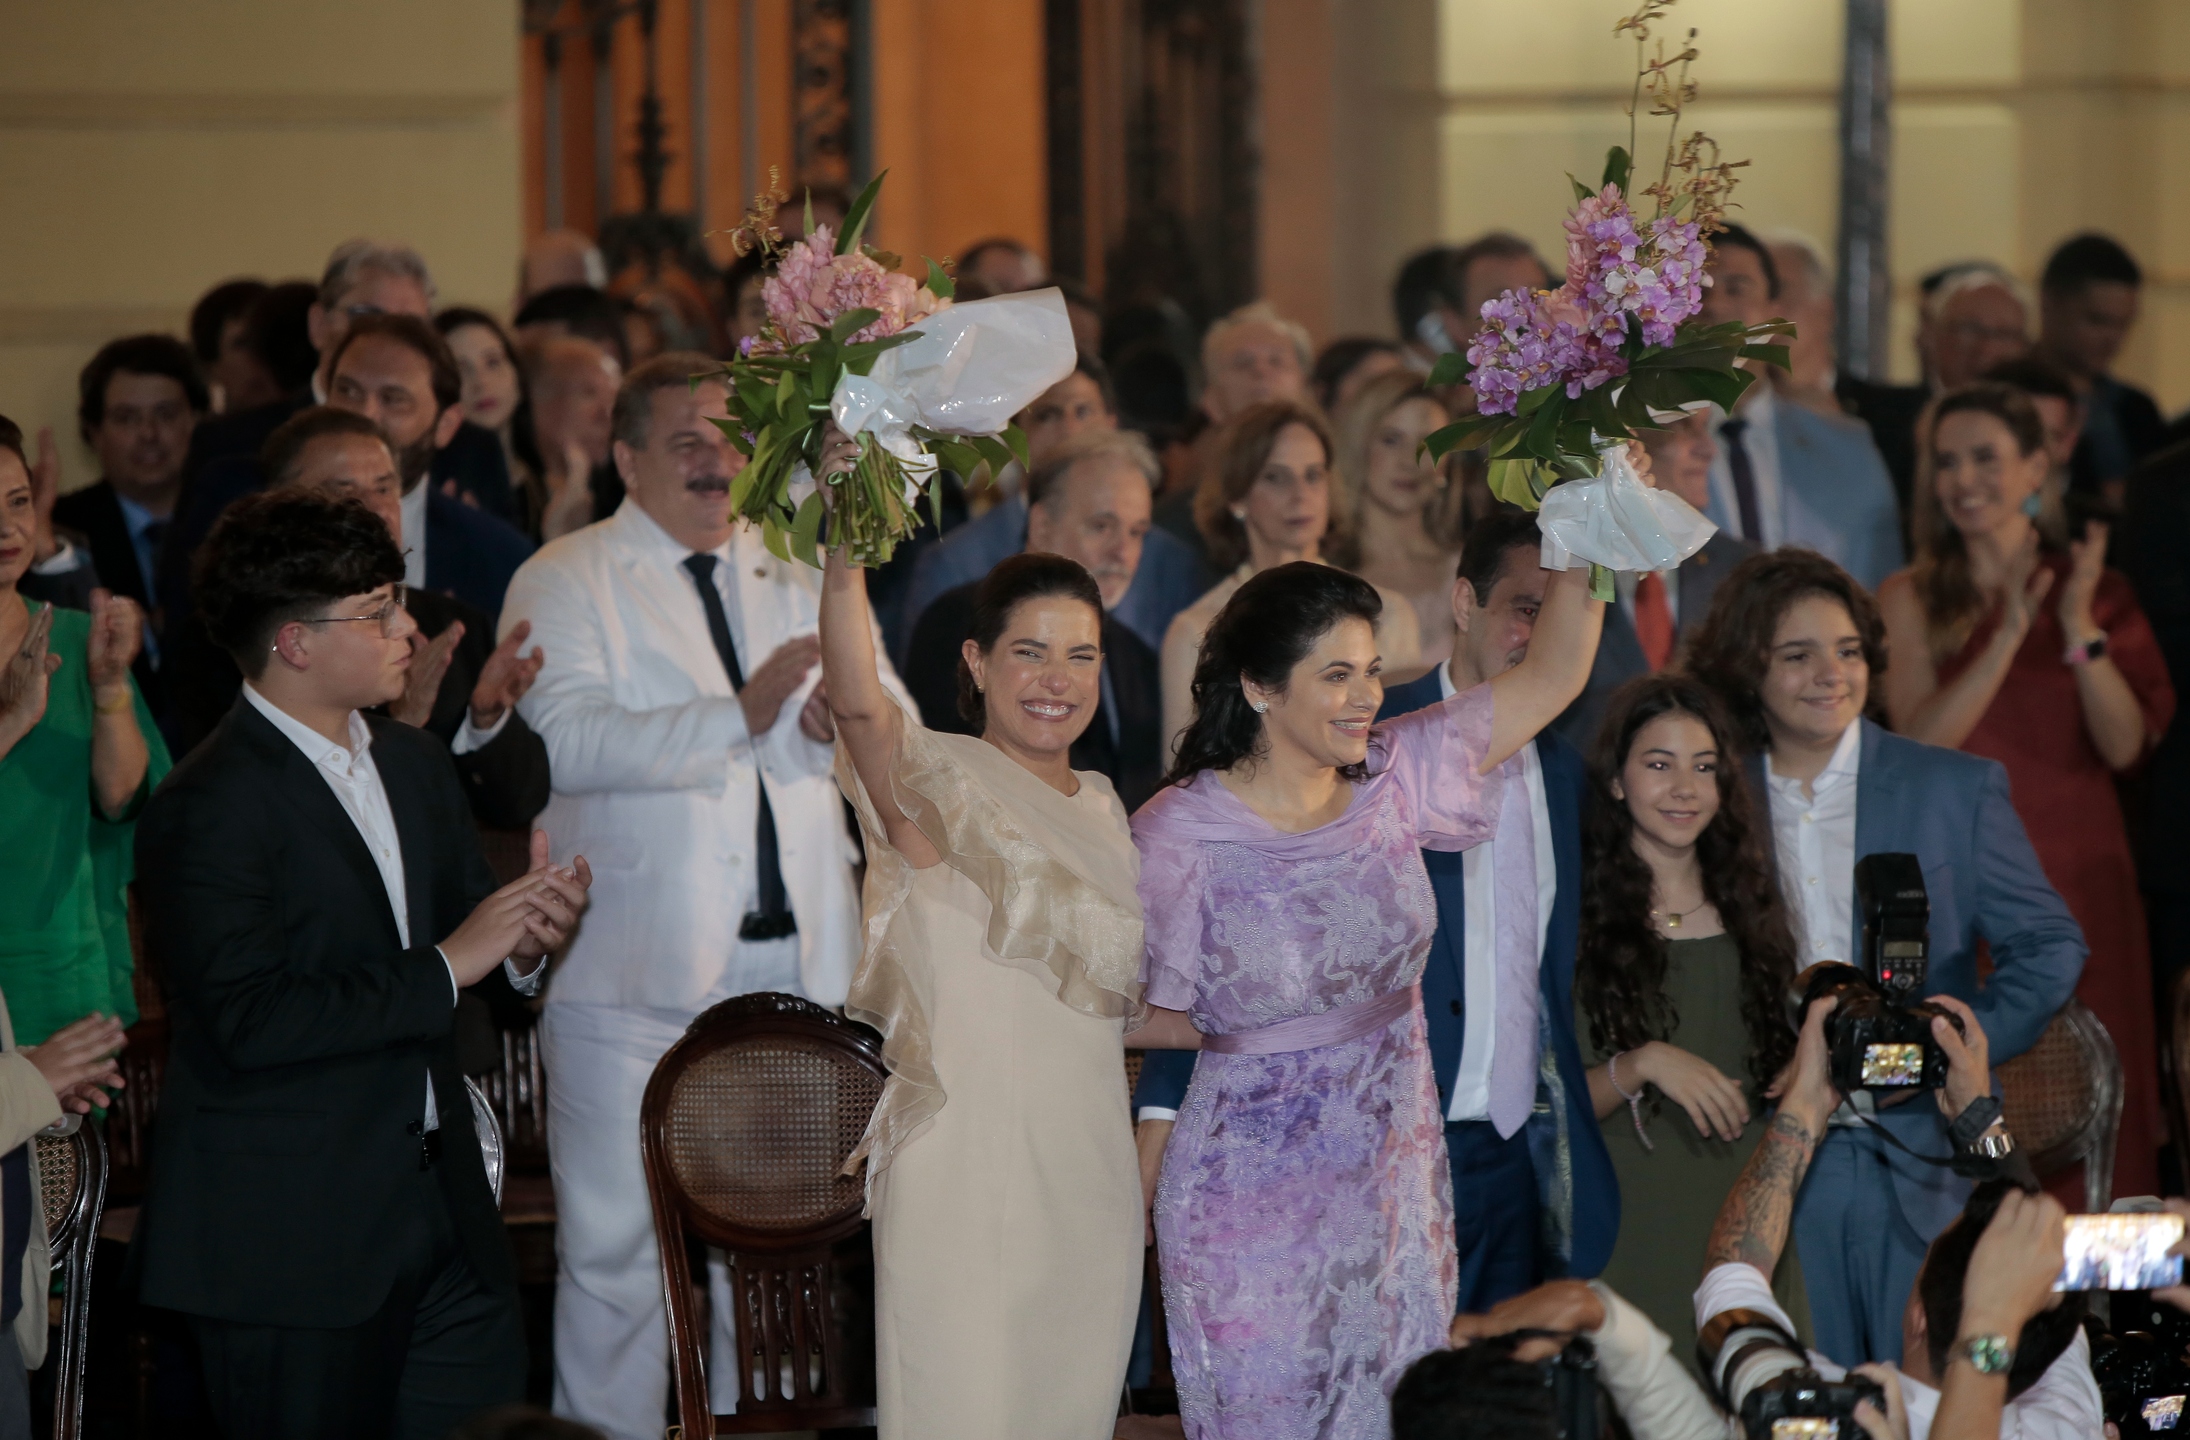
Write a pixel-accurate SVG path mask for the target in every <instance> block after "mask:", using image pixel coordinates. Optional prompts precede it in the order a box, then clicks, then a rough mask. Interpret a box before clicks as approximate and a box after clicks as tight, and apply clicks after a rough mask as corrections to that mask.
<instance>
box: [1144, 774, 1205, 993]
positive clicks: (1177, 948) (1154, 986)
mask: <svg viewBox="0 0 2190 1440" xmlns="http://www.w3.org/2000/svg"><path fill="white" fill-rule="evenodd" d="M1174 793H1176V792H1175V791H1171V790H1166V791H1163V792H1161V793H1159V794H1158V795H1157V797H1156V798H1155V799H1154V800H1152V801H1150V802H1149V803H1148V804H1147V805H1145V806H1143V807H1141V811H1140V813H1139V814H1138V815H1136V816H1135V817H1134V821H1133V839H1134V843H1135V844H1137V845H1138V846H1139V847H1140V851H1141V886H1140V890H1141V914H1142V915H1143V917H1145V918H1144V919H1143V922H1142V924H1143V927H1144V930H1145V933H1146V936H1147V939H1146V941H1145V944H1144V946H1143V950H1142V955H1141V985H1142V989H1143V993H1144V994H1145V996H1146V998H1147V1000H1148V1003H1149V1004H1151V1005H1156V1006H1161V1007H1162V1008H1163V1009H1166V1010H1192V1009H1193V1008H1194V1000H1195V996H1196V993H1197V991H1196V984H1195V982H1196V977H1197V976H1199V975H1200V974H1201V968H1202V967H1201V937H1202V903H1201V901H1202V893H1203V890H1204V888H1205V887H1204V886H1203V884H1202V875H1201V870H1202V865H1201V860H1202V857H1203V855H1205V854H1206V853H1207V851H1208V847H1207V846H1205V845H1201V844H1197V843H1195V842H1193V841H1190V840H1186V839H1183V838H1182V837H1178V836H1173V835H1169V834H1167V833H1165V826H1164V824H1163V812H1164V808H1165V807H1164V805H1163V801H1164V800H1165V799H1166V798H1167V797H1169V796H1170V795H1172V794H1174Z"/></svg>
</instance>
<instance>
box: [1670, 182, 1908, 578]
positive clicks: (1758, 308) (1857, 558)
mask: <svg viewBox="0 0 2190 1440" xmlns="http://www.w3.org/2000/svg"><path fill="white" fill-rule="evenodd" d="M1709 273H1710V275H1711V280H1712V284H1711V288H1709V289H1708V290H1705V291H1704V292H1703V318H1704V319H1705V320H1706V321H1708V322H1710V323H1712V324H1719V323H1721V322H1724V321H1728V320H1739V321H1741V322H1742V323H1743V324H1745V325H1757V324H1761V323H1763V322H1764V321H1766V320H1770V319H1772V318H1773V317H1774V315H1775V312H1776V307H1775V304H1774V302H1775V301H1777V300H1778V298H1779V273H1778V271H1777V270H1776V269H1775V268H1774V266H1773V264H1772V256H1771V252H1769V251H1767V250H1766V249H1765V248H1764V246H1763V244H1762V243H1761V242H1759V241H1758V239H1757V237H1756V236H1754V235H1752V234H1750V233H1749V232H1748V231H1747V230H1745V229H1743V228H1742V227H1741V226H1739V225H1729V226H1727V227H1726V228H1725V229H1724V230H1722V231H1720V232H1719V233H1718V234H1717V235H1715V236H1713V237H1712V240H1711V263H1710V271H1709ZM1769 380H1770V374H1769V372H1767V374H1766V375H1765V376H1763V377H1760V380H1759V383H1757V384H1754V385H1751V386H1750V387H1749V388H1748V390H1747V391H1746V392H1744V393H1743V395H1742V397H1741V400H1740V401H1739V402H1738V403H1737V404H1736V405H1735V406H1734V413H1733V414H1731V415H1725V414H1720V415H1717V416H1716V417H1715V423H1714V424H1713V426H1712V429H1713V432H1714V434H1713V438H1714V439H1715V440H1716V441H1717V444H1718V452H1719V453H1718V458H1717V459H1716V460H1714V461H1713V462H1712V464H1711V497H1710V498H1711V503H1710V505H1709V506H1707V507H1705V513H1706V514H1708V515H1709V516H1710V517H1711V518H1712V520H1714V521H1716V522H1717V523H1718V526H1719V528H1720V529H1721V530H1723V531H1726V532H1727V533H1729V534H1731V535H1736V536H1739V537H1741V538H1742V539H1745V540H1749V541H1751V542H1753V543H1755V544H1756V545H1757V546H1759V547H1760V548H1762V549H1766V550H1777V549H1778V548H1779V547H1780V546H1782V545H1799V546H1803V547H1806V548H1808V549H1811V550H1815V551H1818V552H1819V553H1820V554H1822V555H1824V556H1825V557H1826V558H1827V559H1830V560H1832V561H1834V562H1836V563H1837V564H1839V566H1840V567H1841V568H1842V569H1843V570H1846V571H1847V572H1848V573H1849V574H1851V575H1853V576H1854V577H1855V578H1856V579H1857V580H1858V581H1860V582H1862V584H1863V585H1864V586H1865V587H1866V588H1868V589H1874V590H1875V589H1876V588H1878V582H1879V581H1881V580H1883V579H1885V578H1886V577H1887V576H1888V575H1891V574H1892V573H1893V572H1894V571H1896V570H1898V569H1900V568H1901V563H1902V558H1903V557H1902V546H1901V516H1900V510H1899V508H1898V506H1897V504H1896V502H1895V500H1894V490H1893V480H1892V478H1891V477H1890V476H1888V474H1887V473H1886V462H1885V461H1884V460H1882V459H1880V458H1879V454H1878V447H1877V446H1876V445H1874V444H1873V443H1871V432H1870V430H1869V428H1868V427H1866V426H1865V425H1864V424H1863V423H1862V422H1861V421H1859V420H1855V419H1847V418H1836V417H1834V416H1830V415H1821V414H1819V413H1818V412H1817V411H1814V410H1808V409H1805V408H1803V407H1802V406H1800V405H1794V404H1790V403H1788V402H1786V401H1785V400H1782V399H1781V398H1780V397H1779V396H1778V395H1777V394H1776V393H1775V392H1774V390H1773V387H1772V385H1771V384H1770V383H1768V382H1769Z"/></svg>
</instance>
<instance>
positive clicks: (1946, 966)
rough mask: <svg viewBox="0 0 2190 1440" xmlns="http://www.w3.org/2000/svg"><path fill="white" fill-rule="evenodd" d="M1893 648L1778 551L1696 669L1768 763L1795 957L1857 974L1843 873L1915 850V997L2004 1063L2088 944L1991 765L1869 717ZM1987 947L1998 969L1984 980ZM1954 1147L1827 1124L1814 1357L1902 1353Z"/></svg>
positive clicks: (1715, 625)
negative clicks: (1956, 1015) (1925, 945)
mask: <svg viewBox="0 0 2190 1440" xmlns="http://www.w3.org/2000/svg"><path fill="white" fill-rule="evenodd" d="M1885 637H1886V630H1885V625H1884V624H1883V622H1881V621H1880V619H1879V618H1878V608H1877V606H1876V604H1875V603H1874V602H1873V601H1872V600H1871V597H1870V595H1869V594H1868V593H1866V592H1865V591H1864V589H1863V588H1862V587H1861V586H1860V585H1858V584H1856V582H1855V580H1854V579H1853V577H1851V576H1850V575H1849V574H1848V573H1847V572H1846V571H1845V570H1843V569H1841V568H1840V567H1839V566H1837V565H1835V564H1833V563H1832V562H1831V561H1830V560H1827V559H1826V558H1825V557H1824V556H1822V555H1818V554H1816V553H1814V552H1812V551H1808V550H1780V551H1776V552H1774V553H1771V554H1768V555H1757V556H1752V557H1751V558H1750V559H1748V560H1745V561H1743V562H1742V563H1741V565H1740V566H1739V567H1737V568H1736V569H1735V571H1734V573H1733V574H1732V575H1730V576H1728V577H1727V579H1726V580H1725V581H1724V582H1723V583H1722V584H1721V585H1720V587H1719V592H1718V596H1717V598H1716V600H1715V601H1714V602H1713V604H1712V607H1711V613H1710V614H1709V615H1708V616H1707V617H1706V618H1705V620H1704V622H1703V627H1702V629H1700V630H1699V631H1698V632H1697V633H1696V635H1695V636H1694V638H1693V639H1692V640H1691V642H1690V648H1689V652H1688V666H1689V668H1690V669H1691V670H1692V671H1693V672H1694V673H1695V675H1696V676H1697V677H1698V678H1699V679H1701V680H1703V681H1704V682H1705V683H1707V684H1709V685H1711V686H1712V687H1713V688H1714V689H1716V690H1717V691H1719V693H1720V694H1721V695H1723V696H1724V697H1725V699H1726V701H1727V705H1728V708H1729V709H1731V710H1732V711H1733V712H1734V714H1735V715H1736V716H1738V717H1740V719H1741V721H1742V723H1743V725H1744V728H1745V729H1746V730H1747V731H1748V736H1747V738H1748V740H1749V742H1750V744H1751V745H1753V746H1754V747H1756V749H1757V751H1759V752H1760V753H1759V755H1758V757H1757V758H1756V759H1755V760H1753V761H1752V762H1751V771H1752V780H1753V782H1754V784H1755V786H1756V789H1757V791H1758V792H1759V793H1761V794H1764V795H1766V796H1768V797H1769V800H1770V805H1771V817H1772V837H1773V851H1774V855H1775V858H1776V859H1777V862H1778V866H1779V874H1780V883H1781V886H1782V888H1783V889H1784V890H1785V891H1786V894H1787V900H1788V908H1789V909H1790V910H1791V911H1793V912H1794V918H1795V928H1796V941H1797V946H1798V948H1799V950H1800V953H1801V955H1802V959H1803V963H1804V964H1805V965H1809V964H1813V963H1815V962H1818V961H1822V960H1841V961H1847V962H1849V963H1852V964H1856V965H1861V964H1863V961H1864V957H1863V956H1862V955H1861V954H1860V953H1859V945H1860V941H1861V939H1862V933H1863V932H1862V926H1861V923H1860V921H1859V920H1858V918H1857V916H1856V913H1855V895H1854V869H1855V863H1856V861H1857V860H1859V859H1860V858H1862V857H1863V856H1865V855H1874V854H1880V853H1904V854H1911V855H1914V856H1916V857H1917V859H1918V862H1919V863H1920V864H1921V865H1922V867H1923V871H1924V886H1925V890H1926V892H1927V893H1928V896H1929V899H1930V902H1931V954H1930V957H1929V958H1930V971H1929V975H1928V977H1927V980H1926V985H1925V989H1926V992H1927V993H1930V994H1945V995H1951V996H1953V997H1955V998H1956V999H1958V1000H1961V1001H1963V1002H1965V1003H1966V1004H1968V1005H1969V1006H1970V1008H1971V1009H1972V1010H1973V1011H1974V1012H1975V1014H1976V1016H1977V1020H1978V1023H1979V1024H1980V1025H1982V1026H1983V1027H1984V1031H1985V1035H1986V1037H1987V1039H1988V1040H1989V1042H1990V1047H1991V1057H1992V1062H1993V1063H1994V1064H1999V1063H2001V1062H2003V1061H2007V1060H2012V1059H2014V1058H2015V1057H2016V1056H2017V1055H2020V1054H2021V1053H2023V1052H2024V1051H2025V1050H2028V1049H2029V1048H2030V1047H2031V1045H2032V1044H2034V1043H2035V1042H2036V1041H2037V1039H2038V1037H2039V1035H2040V1034H2042V1033H2043V1032H2044V1030H2045V1027H2046V1025H2047V1023H2048V1022H2049V1021H2051V1020H2052V1018H2053V1015H2054V1012H2055V1011H2057V1010H2059V1009H2060V1007H2061V1006H2062V1005H2063V1004H2064V1003H2065V1002H2066V1001H2067V1000H2068V997H2069V996H2070V995H2071V994H2073V993H2074V992H2075V989H2076V980H2077V977H2078V976H2079V975H2081V974H2082V973H2083V963H2084V956H2085V953H2086V951H2085V947H2084V938H2083V931H2082V929H2081V928H2079V927H2078V925H2077V924H2076V921H2075V918H2074V917H2073V916H2071V915H2070V914H2069V912H2068V907H2067V906H2066V905H2064V904H2062V903H2061V897H2060V896H2059V895H2058V894H2057V893H2055V891H2054V889H2053V886H2052V885H2051V884H2050V883H2049V882H2048V881H2047V880H2046V877H2045V872H2044V871H2043V870H2042V869H2040V868H2039V865H2038V857H2037V855H2036V853H2035V852H2033V851H2032V849H2031V846H2030V837H2029V835H2028V833H2027V832H2025V830H2024V829H2023V822H2022V821H2021V820H2020V819H2019V818H2018V817H2017V816H2016V813H2015V808H2014V806H2013V805H2012V804H2010V803H2009V800H2008V779H2007V771H2006V770H2005V769H2004V768H2003V767H2002V766H2001V765H2000V764H1999V763H1998V762H1997V761H1993V760H1986V759H1981V758H1979V757H1978V756H1975V755H1965V754H1963V753H1962V752H1960V751H1958V750H1946V749H1941V748H1939V747H1938V746H1934V745H1924V744H1919V743H1918V742H1916V741H1914V740H1907V739H1903V738H1902V737H1900V736H1898V735H1892V734H1889V733H1887V732H1886V731H1885V730H1883V729H1881V728H1879V727H1878V726H1877V725H1875V724H1873V723H1872V722H1871V721H1869V720H1866V719H1863V718H1862V716H1863V710H1864V707H1865V705H1866V704H1868V703H1869V699H1870V680H1871V676H1872V674H1873V673H1874V672H1877V671H1882V670H1883V669H1884V668H1885V664H1886V652H1885ZM1980 943H1983V944H1984V945H1985V946H1986V947H1987V948H1988V949H1989V951H1990V955H1991V963H1992V969H1991V973H1990V974H1989V975H1987V976H1986V977H1985V979H1984V982H1983V984H1982V985H1980V984H1979V981H1978V972H1977V949H1978V946H1979V944H1980ZM1874 1127H1875V1128H1874ZM1881 1132H1884V1134H1881ZM1885 1135H1890V1136H1891V1137H1892V1141H1898V1142H1899V1144H1898V1145H1897V1144H1895V1143H1892V1141H1889V1140H1887V1139H1886V1138H1884V1137H1885ZM1902 1147H1906V1148H1905V1149H1904V1148H1902ZM1910 1151H1914V1152H1916V1154H1913V1155H1912V1154H1910V1153H1909V1152H1910ZM1951 1153H1952V1143H1951V1141H1950V1140H1949V1134H1948V1128H1947V1119H1946V1117H1944V1116H1942V1115H1940V1114H1939V1112H1938V1109H1937V1107H1935V1106H1933V1105H1932V1104H1930V1103H1928V1102H1926V1101H1924V1100H1922V1099H1919V1100H1918V1102H1917V1103H1914V1104H1905V1105H1899V1106H1889V1107H1887V1108H1883V1109H1879V1110H1877V1112H1876V1113H1875V1115H1864V1114H1860V1113H1858V1111H1857V1109H1856V1107H1853V1106H1850V1107H1843V1109H1842V1110H1841V1112H1840V1113H1839V1114H1838V1115H1836V1116H1835V1117H1834V1120H1833V1126H1832V1129H1831V1130H1830V1132H1829V1134H1828V1135H1827V1138H1826V1140H1825V1142H1824V1143H1823V1144H1822V1145H1821V1146H1819V1147H1818V1151H1817V1158H1816V1160H1815V1162H1814V1163H1813V1165H1812V1166H1811V1170H1810V1178H1809V1181H1808V1182H1807V1183H1806V1184H1805V1185H1804V1187H1803V1189H1802V1194H1801V1198H1800V1200H1799V1202H1798V1204H1797V1206H1796V1209H1795V1217H1794V1236H1795V1243H1796V1247H1797V1253H1798V1254H1799V1255H1800V1256H1801V1259H1802V1276H1803V1282H1804V1285H1805V1287H1806V1288H1807V1289H1808V1291H1809V1297H1810V1318H1811V1321H1812V1323H1813V1324H1814V1326H1815V1328H1816V1335H1817V1345H1818V1348H1819V1349H1820V1350H1822V1351H1824V1352H1825V1353H1826V1354H1829V1355H1832V1356H1834V1357H1836V1358H1838V1359H1841V1360H1843V1361H1846V1362H1848V1363H1851V1364H1853V1363H1858V1362H1862V1361H1874V1360H1875V1361H1886V1362H1889V1363H1891V1362H1896V1361H1898V1360H1899V1359H1900V1356H1901V1312H1902V1307H1903V1306H1904V1304H1905V1303H1906V1302H1907V1300H1908V1296H1909V1291H1910V1288H1911V1287H1912V1286H1913V1285H1914V1284H1915V1282H1916V1277H1917V1272H1918V1271H1919V1270H1920V1269H1921V1268H1922V1265H1923V1260H1924V1249H1925V1247H1926V1246H1927V1245H1929V1244H1930V1243H1931V1241H1932V1240H1933V1239H1934V1238H1936V1237H1937V1236H1938V1234H1939V1232H1940V1231H1942V1230H1944V1229H1945V1228H1946V1227H1947V1226H1948V1225H1949V1224H1951V1223H1952V1222H1953V1220H1954V1217H1955V1216H1956V1215H1958V1214H1960V1213H1961V1209H1962V1206H1963V1204H1964V1202H1965V1201H1967V1199H1968V1198H1969V1192H1970V1182H1969V1181H1967V1180H1964V1179H1961V1178H1960V1177H1959V1176H1957V1175H1955V1174H1954V1173H1953V1171H1951V1170H1949V1169H1947V1168H1945V1167H1944V1166H1943V1165H1940V1164H1937V1163H1932V1162H1933V1161H1937V1160H1943V1159H1945V1158H1947V1157H1948V1156H1949V1155H1950V1154H1951ZM1918 1156H1927V1157H1930V1159H1928V1160H1927V1159H1920V1158H1918Z"/></svg>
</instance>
